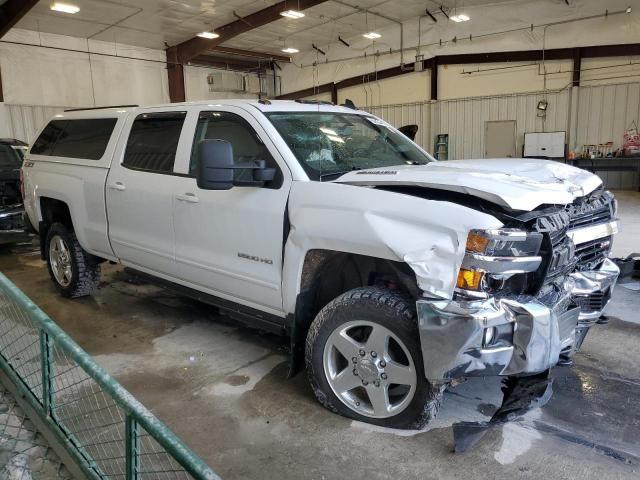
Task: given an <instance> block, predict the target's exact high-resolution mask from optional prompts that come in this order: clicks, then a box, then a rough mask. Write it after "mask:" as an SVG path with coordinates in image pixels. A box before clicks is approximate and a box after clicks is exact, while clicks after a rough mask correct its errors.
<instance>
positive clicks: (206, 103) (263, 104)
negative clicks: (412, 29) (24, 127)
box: [55, 99, 365, 118]
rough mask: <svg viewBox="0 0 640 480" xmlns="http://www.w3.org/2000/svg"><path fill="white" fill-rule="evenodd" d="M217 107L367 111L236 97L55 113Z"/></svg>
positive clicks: (79, 115) (89, 115)
mask: <svg viewBox="0 0 640 480" xmlns="http://www.w3.org/2000/svg"><path fill="white" fill-rule="evenodd" d="M180 106H184V107H193V106H196V107H197V106H201V107H209V108H211V107H217V106H238V107H247V106H251V107H254V108H256V109H257V110H260V111H261V112H265V113H267V112H318V111H320V112H341V113H356V112H358V113H365V112H362V111H359V110H354V109H352V108H349V107H342V106H338V105H333V104H329V103H312V102H310V101H295V100H260V101H259V100H253V99H235V100H201V101H197V102H181V103H166V104H161V105H145V106H135V105H125V106H114V107H104V108H87V109H73V110H67V111H65V112H62V113H59V114H57V115H55V117H56V118H100V117H104V116H105V115H107V116H109V117H119V116H121V115H125V114H127V113H130V112H132V111H137V110H139V111H148V110H149V109H156V108H167V107H180Z"/></svg>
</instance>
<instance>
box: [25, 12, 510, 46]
mask: <svg viewBox="0 0 640 480" xmlns="http://www.w3.org/2000/svg"><path fill="white" fill-rule="evenodd" d="M52 1H53V0H41V1H40V2H39V3H38V4H37V5H36V6H35V7H34V8H33V9H32V10H31V11H30V12H29V13H28V14H27V15H26V16H25V17H24V18H23V19H22V20H21V21H20V22H18V24H17V25H16V27H17V28H23V29H27V30H34V31H41V32H46V33H54V34H59V35H69V36H72V37H80V38H92V39H95V40H104V41H108V42H117V43H124V44H129V45H136V46H140V47H147V48H160V49H163V48H165V44H168V45H176V44H178V43H180V42H183V41H185V40H188V39H189V38H192V37H193V36H194V35H196V34H197V33H199V32H201V31H203V30H208V29H215V28H216V27H220V26H222V25H225V24H227V23H229V22H232V21H234V20H236V17H235V16H234V11H235V12H236V13H237V14H238V15H241V16H246V15H248V14H250V13H254V12H256V11H258V10H261V9H263V8H266V7H268V6H270V5H273V4H275V3H278V0H136V1H135V2H133V1H126V0H64V3H70V4H74V5H77V6H78V7H80V12H79V13H77V14H74V15H70V14H65V13H60V12H53V11H51V10H50V8H49V7H50V5H51V3H52ZM508 1H512V0H467V1H465V2H462V1H459V2H458V1H456V0H443V1H442V2H430V1H425V0H329V1H327V2H324V3H322V4H320V5H316V6H315V7H311V8H308V9H306V10H305V14H306V16H305V17H304V18H302V19H299V20H291V19H286V18H282V19H278V20H276V21H275V22H272V23H270V24H268V25H266V26H264V27H260V28H256V29H254V30H252V31H251V32H248V33H245V34H243V35H240V36H239V37H236V38H234V39H232V40H230V41H228V42H225V45H226V46H230V47H236V48H246V49H257V50H262V51H264V50H267V51H272V52H278V51H279V50H280V48H282V44H283V40H282V39H284V38H288V37H291V40H292V41H293V40H294V39H295V41H296V42H299V43H300V44H305V46H306V45H307V44H308V45H309V46H310V44H311V43H316V44H318V45H326V44H328V43H332V42H337V41H338V35H340V36H342V38H345V39H348V38H351V37H353V36H354V35H355V36H358V35H361V34H362V33H364V32H365V31H367V30H375V29H379V28H382V27H384V26H388V25H393V22H390V21H389V20H385V19H382V18H380V17H378V16H376V15H374V14H373V13H369V14H365V13H363V12H362V10H363V9H370V10H371V12H377V13H380V14H383V15H385V16H389V17H392V18H395V19H398V20H400V21H406V20H409V19H412V18H416V16H417V15H421V14H423V13H424V11H425V9H426V8H427V7H428V8H429V9H431V10H437V5H439V4H440V3H442V4H444V5H445V6H446V5H449V6H450V7H453V6H454V4H458V5H462V4H464V5H465V6H470V5H478V4H488V3H491V4H495V3H501V2H508ZM296 5H297V2H296V0H291V1H290V7H291V8H295V7H296ZM349 5H353V6H349ZM356 5H357V7H355V6H356Z"/></svg>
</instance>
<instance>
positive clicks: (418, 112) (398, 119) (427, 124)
mask: <svg viewBox="0 0 640 480" xmlns="http://www.w3.org/2000/svg"><path fill="white" fill-rule="evenodd" d="M366 110H367V111H369V112H370V113H373V114H374V115H376V116H378V117H380V118H383V119H384V120H386V121H387V122H389V123H390V124H392V125H393V126H394V127H403V126H405V125H418V133H417V135H416V143H417V144H418V145H421V146H422V147H424V148H427V149H429V146H430V145H431V143H432V142H433V141H432V140H431V139H430V137H431V103H406V104H402V105H386V106H381V107H369V108H367V109H366Z"/></svg>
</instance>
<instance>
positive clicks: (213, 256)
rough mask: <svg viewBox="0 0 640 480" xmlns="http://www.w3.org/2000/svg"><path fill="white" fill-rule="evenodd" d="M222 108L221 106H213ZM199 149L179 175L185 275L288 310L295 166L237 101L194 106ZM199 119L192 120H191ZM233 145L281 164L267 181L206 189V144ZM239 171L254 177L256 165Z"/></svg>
mask: <svg viewBox="0 0 640 480" xmlns="http://www.w3.org/2000/svg"><path fill="white" fill-rule="evenodd" d="M213 108H215V110H213ZM194 116H197V117H198V118H197V119H195V118H194V119H193V120H194V121H193V123H192V125H191V127H192V128H191V132H192V135H193V142H190V143H192V145H193V149H192V153H191V157H190V160H189V164H188V165H185V167H184V168H185V172H184V173H185V174H186V175H185V176H183V177H176V189H175V208H174V226H175V238H176V250H175V257H176V263H177V268H178V271H179V275H180V278H181V279H183V280H185V281H188V282H190V283H192V284H193V285H194V287H195V288H199V289H204V290H206V291H208V292H210V293H212V294H214V295H217V296H220V297H222V298H227V299H231V300H235V301H238V302H240V303H243V304H245V305H248V306H252V307H259V308H261V309H267V311H268V310H271V313H275V314H281V313H282V288H281V283H282V253H283V241H284V233H285V211H286V208H287V198H288V196H289V189H290V187H291V177H290V172H289V171H288V169H287V168H286V166H285V164H284V161H283V159H282V158H281V157H280V156H279V153H278V152H277V150H276V149H275V147H274V146H273V144H272V143H271V141H270V140H269V139H268V138H267V136H266V134H265V132H264V130H263V129H262V127H261V126H260V124H259V123H258V122H257V121H256V120H255V119H254V118H253V117H252V116H251V115H250V114H248V113H247V112H245V111H244V110H242V109H239V108H235V107H212V110H204V111H201V112H197V113H196V112H194ZM190 123H191V122H190ZM205 139H221V140H226V141H228V142H230V143H231V144H232V147H233V153H234V160H235V162H236V163H246V162H253V161H256V160H265V161H266V162H267V166H268V167H273V168H276V170H277V173H276V177H275V179H274V180H273V181H271V182H268V183H267V184H266V185H265V186H264V187H240V186H235V187H233V188H231V189H230V190H201V189H199V188H198V186H197V185H196V179H195V172H196V165H197V162H198V142H199V141H201V140H205ZM237 174H238V175H243V176H245V179H248V178H246V176H247V175H249V176H251V175H252V174H251V172H250V171H248V170H245V171H238V172H237Z"/></svg>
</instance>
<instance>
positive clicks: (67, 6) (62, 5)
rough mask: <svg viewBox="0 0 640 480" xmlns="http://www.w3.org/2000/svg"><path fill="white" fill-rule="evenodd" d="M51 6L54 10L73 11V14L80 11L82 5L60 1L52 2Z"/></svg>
mask: <svg viewBox="0 0 640 480" xmlns="http://www.w3.org/2000/svg"><path fill="white" fill-rule="evenodd" d="M49 8H50V9H51V10H53V11H54V12H62V13H71V14H74V13H78V12H79V11H80V7H78V6H76V5H70V4H68V3H59V2H54V3H52V4H51V6H50V7H49Z"/></svg>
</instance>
